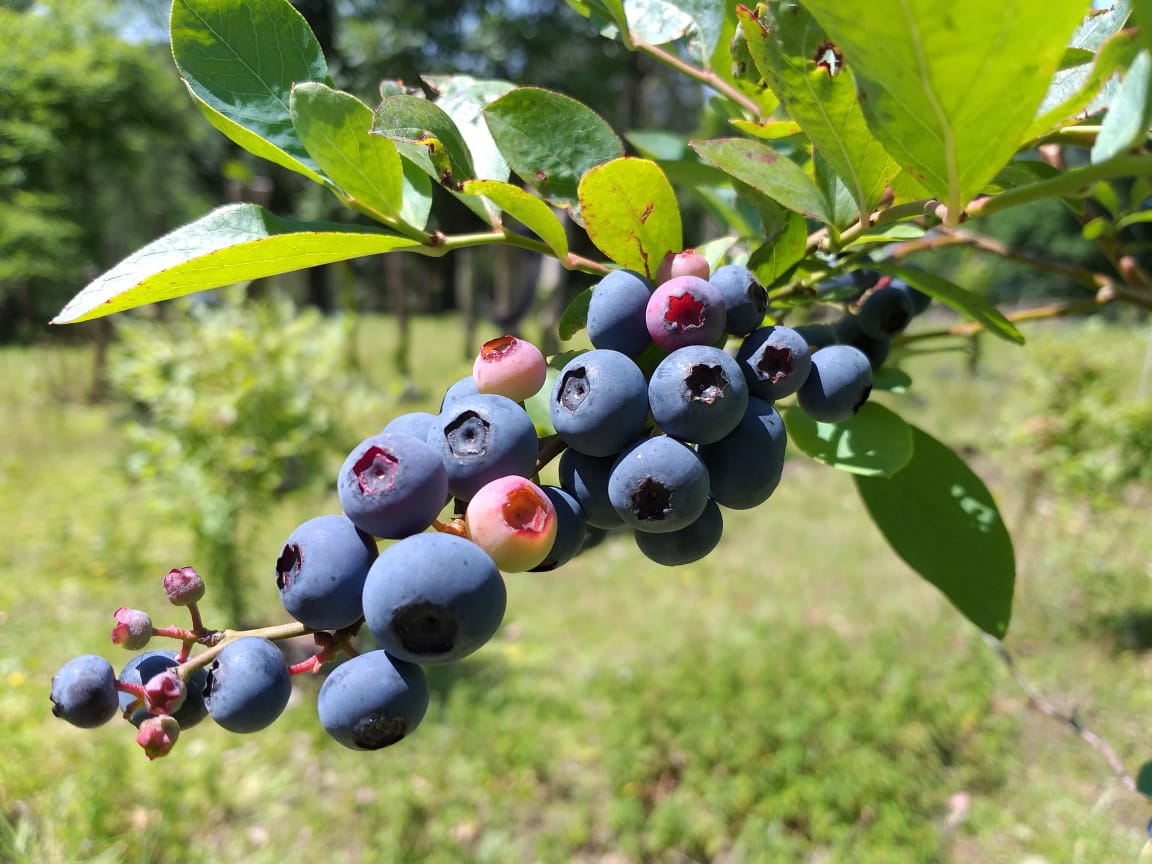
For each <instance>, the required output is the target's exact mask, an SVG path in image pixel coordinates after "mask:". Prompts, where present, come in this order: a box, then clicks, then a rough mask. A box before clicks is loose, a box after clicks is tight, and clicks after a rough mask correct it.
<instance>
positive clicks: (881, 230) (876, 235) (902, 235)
mask: <svg viewBox="0 0 1152 864" xmlns="http://www.w3.org/2000/svg"><path fill="white" fill-rule="evenodd" d="M924 234H925V231H924V229H923V228H921V227H920V226H919V225H913V224H911V223H909V222H896V223H893V224H891V225H877V226H876V227H875V228H869V229H868V230H867V231H864V232H863V233H861V234H857V235H856V236H855V237H854V238H853V239H852V242H851V243H849V244H848V245H847V246H845V247H844V248H845V249H850V248H852V247H853V246H861V245H864V244H868V243H899V242H901V241H903V240H919V239H920V238H921V237H923V236H924Z"/></svg>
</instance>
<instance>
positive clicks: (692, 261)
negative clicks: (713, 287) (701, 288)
mask: <svg viewBox="0 0 1152 864" xmlns="http://www.w3.org/2000/svg"><path fill="white" fill-rule="evenodd" d="M710 272H711V268H710V267H709V266H708V259H707V258H705V257H704V256H703V255H701V254H700V253H699V252H697V251H696V250H695V249H685V250H684V251H683V252H669V253H668V254H667V255H665V256H664V259H663V260H662V261H661V262H660V266H659V267H657V268H656V284H657V285H662V284H663V283H665V282H667V281H668V280H669V279H675V278H676V277H677V276H695V277H696V278H697V279H707V278H708V274H709V273H710Z"/></svg>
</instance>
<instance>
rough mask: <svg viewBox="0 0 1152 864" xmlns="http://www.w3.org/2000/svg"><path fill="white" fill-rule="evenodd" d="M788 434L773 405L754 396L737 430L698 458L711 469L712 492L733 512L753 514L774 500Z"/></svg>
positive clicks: (698, 451) (707, 447) (700, 452)
mask: <svg viewBox="0 0 1152 864" xmlns="http://www.w3.org/2000/svg"><path fill="white" fill-rule="evenodd" d="M787 447H788V433H787V431H786V430H785V428H784V419H783V418H782V417H781V416H780V412H778V411H777V410H776V409H775V407H773V405H772V403H771V402H768V401H765V400H764V399H760V398H758V397H756V396H753V397H752V398H750V399H749V400H748V409H747V410H746V411H745V412H744V416H743V417H742V418H741V419H740V422H739V423H738V424H737V425H736V428H735V429H733V430H732V431H731V432H729V433H728V434H727V435H725V436H724V437H723V438H721V439H720V440H719V441H717V442H715V443H713V444H702V445H701V446H700V447H698V448H697V449H696V455H697V456H699V457H700V461H701V462H703V463H704V466H705V467H706V468H707V469H708V477H709V480H710V484H711V485H710V492H711V494H712V497H713V498H714V499H716V502H717V503H719V504H721V505H722V506H724V507H727V508H729V509H731V510H749V509H751V508H753V507H758V506H759V505H761V504H763V503H764V502H765V501H767V500H768V498H769V497H771V495H772V493H773V492H775V491H776V487H777V486H779V485H780V477H781V474H782V472H783V471H784V456H785V452H786V450H787Z"/></svg>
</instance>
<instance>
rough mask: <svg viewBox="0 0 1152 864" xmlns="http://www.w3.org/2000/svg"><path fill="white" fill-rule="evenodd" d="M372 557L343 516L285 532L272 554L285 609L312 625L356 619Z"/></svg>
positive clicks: (370, 547)
mask: <svg viewBox="0 0 1152 864" xmlns="http://www.w3.org/2000/svg"><path fill="white" fill-rule="evenodd" d="M437 467H439V466H437ZM375 560H376V541H375V540H373V539H372V538H371V537H370V536H368V535H367V534H365V533H364V532H363V531H361V530H360V529H359V528H357V527H356V526H355V525H353V524H352V521H351V520H350V519H348V518H347V517H345V516H334V515H329V516H317V517H315V518H313V519H309V520H308V521H307V522H305V523H303V524H302V525H300V526H298V527H297V528H296V529H295V530H294V531H293V532H292V533H291V534H290V535H289V536H288V539H287V540H285V541H284V546H283V548H282V549H281V551H280V557H279V558H277V559H276V587H277V588H279V589H280V600H281V602H282V603H283V604H284V609H285V610H286V611H287V612H288V614H289V615H291V616H292V617H293V618H295V619H296V620H297V621H299V622H300V623H301V624H303V625H304V626H305V627H311V628H312V629H313V630H337V629H339V628H341V627H348V626H349V625H351V624H354V623H356V622H357V621H359V620H360V617H361V614H362V612H361V608H360V595H361V594H362V593H363V591H364V579H365V578H366V577H367V576H368V568H369V567H371V566H372V562H373V561H375Z"/></svg>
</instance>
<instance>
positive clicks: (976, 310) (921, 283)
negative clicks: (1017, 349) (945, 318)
mask: <svg viewBox="0 0 1152 864" xmlns="http://www.w3.org/2000/svg"><path fill="white" fill-rule="evenodd" d="M874 266H875V269H876V270H879V271H880V272H881V273H887V274H888V275H890V276H899V277H900V278H901V279H903V280H904V281H905V282H907V283H908V284H909V285H911V286H912V287H913V288H917V289H919V290H920V291H923V292H924V293H925V294H931V295H932V296H933V297H935V298H936V299H937V300H939V301H940V302H941V303H944V304H945V305H948V306H951V307H952V308H953V309H955V310H956V311H957V312H960V313H962V314H964V315H966V316H968V317H969V318H971V319H972V320H973V321H978V322H979V323H980V324H982V325H984V329H985V330H987V331H988V332H989V333H991V334H992V335H993V336H999V337H1000V338H1001V339H1004V340H1006V341H1008V342H1015V343H1016V344H1017V345H1023V344H1024V336H1023V335H1022V334H1021V333H1020V331H1019V330H1017V329H1016V325H1015V324H1013V323H1012V322H1011V321H1009V320H1008V319H1007V318H1005V317H1004V313H1003V312H1001V311H1000V310H999V309H997V308H996V307H995V306H993V305H992V304H991V303H989V302H988V301H987V300H985V299H984V298H983V297H981V296H980V295H979V294H973V293H972V292H971V291H966V290H964V289H963V288H961V287H960V286H959V285H955V284H953V283H952V282H949V281H948V280H947V279H942V278H941V277H939V276H937V275H935V274H933V273H928V272H926V271H924V270H920V269H918V268H916V267H907V266H903V265H896V264H887V263H880V264H876V265H874Z"/></svg>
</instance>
